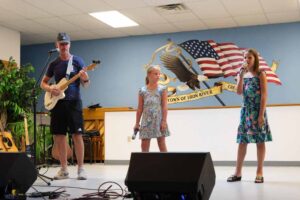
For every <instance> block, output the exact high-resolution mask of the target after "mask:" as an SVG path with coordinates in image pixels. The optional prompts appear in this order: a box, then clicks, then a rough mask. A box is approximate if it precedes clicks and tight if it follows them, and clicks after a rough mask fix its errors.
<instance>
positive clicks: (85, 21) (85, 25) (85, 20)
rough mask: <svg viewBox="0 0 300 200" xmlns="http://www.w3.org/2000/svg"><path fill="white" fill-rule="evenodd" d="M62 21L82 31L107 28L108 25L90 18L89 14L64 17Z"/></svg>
mask: <svg viewBox="0 0 300 200" xmlns="http://www.w3.org/2000/svg"><path fill="white" fill-rule="evenodd" d="M64 20H65V21H67V22H69V23H71V24H74V25H76V26H79V27H81V28H82V29H86V30H87V29H93V28H101V27H102V28H107V27H108V25H107V24H105V23H103V22H101V21H99V20H97V19H96V18H94V17H92V16H90V15H89V14H81V15H70V16H65V17H64Z"/></svg>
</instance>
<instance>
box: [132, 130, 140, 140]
mask: <svg viewBox="0 0 300 200" xmlns="http://www.w3.org/2000/svg"><path fill="white" fill-rule="evenodd" d="M138 132H139V129H138V128H135V129H134V130H133V135H132V137H131V139H133V140H134V139H135V138H136V134H137V133H138Z"/></svg>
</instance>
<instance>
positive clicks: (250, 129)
mask: <svg viewBox="0 0 300 200" xmlns="http://www.w3.org/2000/svg"><path fill="white" fill-rule="evenodd" d="M260 100H261V87H260V79H259V77H258V76H252V77H247V78H246V77H244V85H243V106H242V109H241V119H240V125H239V127H238V135H237V143H261V142H268V141H272V135H271V131H270V127H269V124H268V118H267V113H266V111H265V113H264V119H265V121H264V124H263V126H262V127H259V126H258V116H259V110H260Z"/></svg>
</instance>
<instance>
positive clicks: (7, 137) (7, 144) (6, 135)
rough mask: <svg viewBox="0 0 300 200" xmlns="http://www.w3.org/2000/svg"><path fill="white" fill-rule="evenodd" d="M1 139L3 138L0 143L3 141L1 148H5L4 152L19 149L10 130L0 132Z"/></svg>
mask: <svg viewBox="0 0 300 200" xmlns="http://www.w3.org/2000/svg"><path fill="white" fill-rule="evenodd" d="M0 139H1V142H0V143H2V145H0V148H2V149H4V152H18V151H19V150H18V148H17V146H16V144H15V142H14V140H13V137H12V135H11V133H10V132H6V131H3V132H0ZM3 147H4V148H3Z"/></svg>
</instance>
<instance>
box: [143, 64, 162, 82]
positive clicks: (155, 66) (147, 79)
mask: <svg viewBox="0 0 300 200" xmlns="http://www.w3.org/2000/svg"><path fill="white" fill-rule="evenodd" d="M154 69H157V70H159V71H160V67H159V65H151V66H150V67H148V69H147V76H146V79H145V82H146V85H148V84H149V78H148V75H149V74H150V72H151V71H152V70H154Z"/></svg>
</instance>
